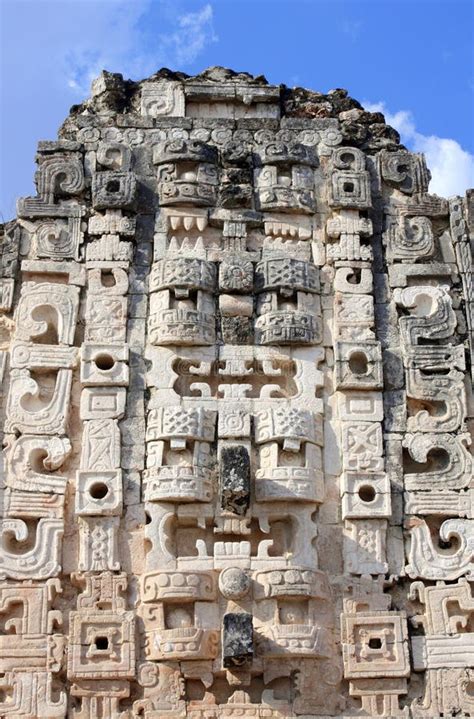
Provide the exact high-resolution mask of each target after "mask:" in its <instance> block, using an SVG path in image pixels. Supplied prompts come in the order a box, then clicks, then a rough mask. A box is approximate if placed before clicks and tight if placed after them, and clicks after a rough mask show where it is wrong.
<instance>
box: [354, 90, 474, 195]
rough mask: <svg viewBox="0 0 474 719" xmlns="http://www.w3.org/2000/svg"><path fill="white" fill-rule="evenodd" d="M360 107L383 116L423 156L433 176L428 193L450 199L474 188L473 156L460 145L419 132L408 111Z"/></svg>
mask: <svg viewBox="0 0 474 719" xmlns="http://www.w3.org/2000/svg"><path fill="white" fill-rule="evenodd" d="M363 104H364V107H365V109H366V110H368V111H369V112H383V114H384V115H385V120H386V122H387V123H388V124H389V125H392V127H394V128H395V129H396V130H398V132H399V133H400V136H401V140H402V142H403V144H404V145H406V146H407V147H408V148H409V149H410V150H413V152H422V153H424V155H425V156H426V162H427V165H428V167H429V169H430V170H431V175H432V177H431V182H430V192H432V193H434V194H437V195H441V196H442V197H450V196H451V195H463V194H464V193H465V192H466V190H467V189H468V188H470V187H474V155H471V154H470V153H469V152H467V150H464V149H463V148H462V147H461V145H460V144H459V142H457V141H456V140H452V139H449V138H445V137H437V136H436V135H423V134H422V133H421V132H418V130H417V129H416V124H415V119H414V117H413V114H412V113H411V112H409V111H408V110H399V111H398V112H395V113H391V112H389V111H388V110H387V108H386V106H385V103H384V102H377V103H370V102H366V103H363Z"/></svg>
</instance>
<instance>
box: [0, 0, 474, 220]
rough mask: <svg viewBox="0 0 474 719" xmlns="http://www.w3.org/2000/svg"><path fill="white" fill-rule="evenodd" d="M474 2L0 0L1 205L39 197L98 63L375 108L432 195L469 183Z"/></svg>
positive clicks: (5, 209)
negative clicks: (345, 99) (264, 86)
mask: <svg viewBox="0 0 474 719" xmlns="http://www.w3.org/2000/svg"><path fill="white" fill-rule="evenodd" d="M473 15H474V2H473V0H209V2H207V1H206V0H0V21H1V37H0V41H1V73H0V79H1V106H2V110H1V113H0V140H1V146H2V163H1V165H2V166H1V175H0V210H1V212H2V213H3V216H4V218H5V219H10V218H11V217H12V216H13V215H14V212H15V198H16V197H18V196H22V195H28V194H32V193H34V188H33V174H34V154H35V148H36V144H37V142H38V140H43V139H53V138H54V137H55V136H56V132H57V129H58V127H59V125H60V124H61V122H62V120H63V119H64V118H65V117H66V115H67V113H68V111H69V108H70V106H71V105H73V104H74V103H77V102H80V101H81V100H82V99H84V98H85V97H86V96H87V95H88V93H89V86H90V81H91V79H92V78H93V77H95V76H96V75H98V74H99V72H100V70H101V69H102V68H105V69H107V70H110V71H114V72H121V73H123V74H124V76H126V77H130V78H132V79H141V78H143V77H147V76H148V75H150V74H152V73H153V72H155V71H156V70H157V69H159V68H160V67H162V66H166V67H170V68H172V69H179V70H183V71H185V72H187V73H189V74H194V73H196V72H199V71H201V70H202V69H204V68H205V67H208V66H209V65H224V66H228V67H232V68H233V69H235V70H246V71H248V72H252V73H255V74H264V75H266V77H267V79H268V80H269V81H270V82H273V83H280V82H283V83H286V84H287V85H289V86H293V85H301V86H304V87H309V88H312V89H315V90H318V91H322V92H326V91H328V90H330V89H332V88H335V87H345V88H347V89H348V90H349V93H350V94H351V95H352V96H353V97H355V98H356V99H358V100H359V101H361V102H363V103H364V104H366V105H369V106H370V107H372V108H378V109H383V111H385V114H386V116H387V118H388V120H390V121H391V123H392V124H394V125H395V126H396V127H397V129H399V130H400V131H401V132H402V137H403V139H404V141H405V142H406V144H408V145H409V146H410V147H411V148H412V149H414V150H416V151H421V152H426V154H427V157H428V164H429V165H430V166H431V169H432V170H433V175H434V177H433V182H432V185H431V190H432V191H437V192H439V193H440V194H445V195H450V194H454V193H462V192H463V191H464V190H465V189H466V188H467V187H468V186H471V187H472V186H473V185H474V129H473V128H474V56H473V53H474V16H473Z"/></svg>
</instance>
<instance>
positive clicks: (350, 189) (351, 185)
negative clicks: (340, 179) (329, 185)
mask: <svg viewBox="0 0 474 719" xmlns="http://www.w3.org/2000/svg"><path fill="white" fill-rule="evenodd" d="M343 190H344V192H354V183H353V182H345V183H344V185H343Z"/></svg>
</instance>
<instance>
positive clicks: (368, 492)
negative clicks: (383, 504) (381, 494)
mask: <svg viewBox="0 0 474 719" xmlns="http://www.w3.org/2000/svg"><path fill="white" fill-rule="evenodd" d="M358 494H359V497H360V498H361V500H362V501H363V502H373V501H374V499H375V489H374V488H373V487H371V486H370V484H363V485H362V487H359V492H358Z"/></svg>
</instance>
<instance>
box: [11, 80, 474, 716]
mask: <svg viewBox="0 0 474 719" xmlns="http://www.w3.org/2000/svg"><path fill="white" fill-rule="evenodd" d="M117 97H120V98H121V100H120V103H121V112H120V114H119V115H117V114H116V112H117ZM342 101H343V102H342ZM320 103H321V108H320V109H321V112H320V111H319V109H318V105H319V104H320ZM341 107H344V109H343V110H341ZM37 162H38V171H37V173H36V186H37V196H36V197H27V198H22V199H20V200H19V202H18V219H16V220H13V221H12V222H9V223H7V224H6V225H5V227H4V229H3V232H2V234H1V235H0V257H1V260H0V376H2V377H3V380H4V384H3V389H2V393H1V395H0V398H1V403H2V404H1V406H2V411H1V413H0V414H1V418H2V422H1V428H0V431H1V433H2V444H3V464H2V466H3V474H2V485H1V487H0V494H1V498H2V502H1V517H0V542H1V551H0V716H1V717H5V718H6V719H8V718H9V717H11V718H12V719H20V718H21V717H25V719H37V718H38V719H41V718H42V717H43V718H45V719H46V718H48V719H49V718H50V717H56V718H58V719H61V718H63V719H66V718H68V719H69V718H71V719H139V718H141V719H165V718H166V717H170V719H171V718H174V719H211V717H212V718H213V719H220V718H222V719H224V717H234V716H235V717H237V716H239V717H241V716H242V717H243V716H245V717H249V718H250V717H252V718H254V717H255V718H256V717H259V718H261V719H263V717H272V719H278V718H280V717H281V718H283V717H287V718H288V719H289V718H294V719H297V717H299V716H301V717H304V718H305V719H315V718H316V717H386V718H387V719H389V718H391V717H398V716H404V717H426V718H427V719H428V718H431V717H438V716H474V701H473V692H472V684H473V681H474V665H473V661H472V656H473V655H474V626H473V617H474V601H473V589H472V581H473V578H474V573H473V566H474V565H473V561H474V513H473V512H474V510H473V507H474V501H473V500H474V494H473V492H474V488H473V483H472V472H473V458H472V448H473V444H472V436H471V432H472V427H473V417H472V407H473V406H474V402H473V398H472V390H471V385H470V383H469V381H468V376H467V374H468V370H469V368H472V355H471V352H472V328H473V324H474V322H473V318H472V307H473V293H472V265H471V255H470V249H469V247H470V245H469V242H470V237H469V233H472V232H473V230H474V227H473V212H472V193H471V194H470V193H468V196H467V198H466V199H463V198H451V200H450V201H449V202H448V201H446V200H444V199H443V198H439V197H436V196H432V195H430V194H429V192H428V184H429V179H430V173H429V171H428V169H427V168H426V165H425V161H424V158H423V157H422V156H421V155H415V154H413V153H410V152H409V151H408V150H406V149H405V148H402V147H401V146H400V145H399V141H398V135H397V133H396V132H395V131H394V130H393V129H392V128H390V127H388V126H386V125H384V124H383V122H381V117H380V114H378V113H377V114H371V113H368V112H365V111H364V110H362V109H360V105H359V104H358V103H356V102H355V101H353V100H352V99H351V98H349V97H348V96H347V93H346V92H345V91H343V90H337V91H333V92H332V93H329V94H328V95H322V94H320V93H311V94H310V93H305V94H301V93H300V92H299V91H294V90H290V89H288V88H285V87H284V86H272V85H269V84H268V83H267V82H266V81H265V80H264V79H263V78H262V77H261V76H259V77H255V78H254V77H252V76H251V75H248V74H245V73H235V72H233V71H230V70H225V69H223V68H211V69H208V70H207V71H206V72H205V73H203V74H202V75H198V76H196V77H188V76H186V75H183V74H181V73H173V72H171V71H169V70H164V71H160V72H158V73H156V74H155V75H153V76H152V77H151V78H149V79H147V80H144V81H142V82H132V81H126V82H125V81H124V80H123V78H122V76H121V75H118V74H111V73H107V72H103V73H102V74H101V76H100V77H99V78H98V79H97V80H96V81H94V83H93V92H92V97H91V98H89V99H88V100H86V101H85V102H84V103H83V105H82V106H76V107H75V108H73V110H72V113H71V115H70V116H69V117H68V119H67V120H66V122H65V123H64V124H63V126H62V128H61V131H60V137H59V138H58V140H57V141H54V142H40V143H39V147H38V155H37Z"/></svg>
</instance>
